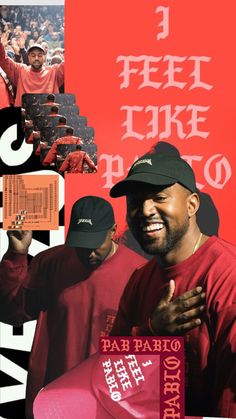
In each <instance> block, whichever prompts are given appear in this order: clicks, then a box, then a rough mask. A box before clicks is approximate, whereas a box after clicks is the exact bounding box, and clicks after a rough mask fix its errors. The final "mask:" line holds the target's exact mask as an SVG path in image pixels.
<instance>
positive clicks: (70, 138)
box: [43, 135, 83, 166]
mask: <svg viewBox="0 0 236 419" xmlns="http://www.w3.org/2000/svg"><path fill="white" fill-rule="evenodd" d="M60 144H83V141H82V139H81V138H80V137H75V136H74V135H66V136H64V137H61V138H58V139H57V140H55V141H54V143H53V145H52V147H51V148H50V150H49V152H48V154H47V155H46V157H45V159H44V160H43V165H45V166H48V165H49V164H51V163H53V162H54V161H55V160H56V157H57V147H58V145H60Z"/></svg>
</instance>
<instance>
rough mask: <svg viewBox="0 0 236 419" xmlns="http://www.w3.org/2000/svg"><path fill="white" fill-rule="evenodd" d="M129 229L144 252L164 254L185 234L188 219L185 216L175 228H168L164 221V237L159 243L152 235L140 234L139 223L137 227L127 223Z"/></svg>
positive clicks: (176, 244) (175, 245)
mask: <svg viewBox="0 0 236 419" xmlns="http://www.w3.org/2000/svg"><path fill="white" fill-rule="evenodd" d="M129 227H130V231H131V233H132V234H133V236H134V238H135V239H136V240H137V242H138V243H139V244H140V246H141V247H142V249H143V250H144V252H146V253H148V254H149V255H157V254H159V255H165V254H167V253H169V252H170V251H171V250H172V249H174V248H175V247H177V246H178V243H179V241H180V240H181V239H182V237H183V236H184V235H185V233H186V232H187V230H188V228H189V219H188V218H186V219H185V221H184V222H183V223H182V225H181V226H178V227H175V229H170V227H169V224H167V223H165V232H166V235H165V239H164V240H162V241H161V243H159V240H157V239H156V238H152V237H144V236H143V235H142V234H140V229H141V227H140V223H139V228H138V229H137V227H135V226H134V225H132V223H130V224H129Z"/></svg>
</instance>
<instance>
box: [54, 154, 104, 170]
mask: <svg viewBox="0 0 236 419" xmlns="http://www.w3.org/2000/svg"><path fill="white" fill-rule="evenodd" d="M85 163H87V165H88V166H89V167H90V169H93V170H94V169H96V166H95V164H94V163H93V161H92V160H91V159H90V157H89V156H88V154H87V153H85V151H79V150H78V151H74V152H72V153H69V154H68V155H67V157H66V159H65V160H64V162H63V163H62V165H61V167H60V169H59V173H64V172H65V171H67V172H68V173H83V169H84V164H85Z"/></svg>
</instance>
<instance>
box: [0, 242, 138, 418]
mask: <svg viewBox="0 0 236 419" xmlns="http://www.w3.org/2000/svg"><path fill="white" fill-rule="evenodd" d="M144 262H145V259H143V258H142V257H140V256H139V255H137V254H136V253H134V252H133V251H131V250H129V249H128V248H127V247H125V246H122V245H119V247H118V250H117V252H116V253H115V254H114V255H113V256H112V257H111V258H109V259H108V260H105V261H104V262H103V263H102V264H101V266H99V267H98V268H97V269H96V270H94V271H92V272H91V271H88V270H87V269H86V268H85V267H84V266H83V265H82V264H81V262H80V260H79V258H78V256H77V254H76V250H75V249H74V248H69V247H67V246H65V245H63V246H56V247H53V248H51V249H49V250H46V251H45V252H42V253H40V254H38V255H37V256H35V257H34V258H33V260H32V262H31V263H30V268H29V272H28V274H27V257H26V255H19V254H14V253H9V252H8V253H6V255H5V256H4V258H3V260H2V262H1V264H0V306H1V318H0V320H1V321H3V322H5V323H9V324H12V325H21V324H23V323H24V322H25V321H29V320H33V319H38V322H37V327H36V332H35V337H34V343H33V347H32V351H31V355H30V361H29V374H28V383H27V396H26V398H27V400H26V410H27V417H31V416H30V415H31V413H32V403H33V400H34V398H35V396H36V394H37V392H38V391H39V390H40V389H41V388H42V387H43V386H44V385H45V384H47V383H49V382H51V381H52V380H54V379H55V378H57V377H59V376H60V375H61V374H63V373H64V372H66V371H68V370H69V369H70V368H72V367H74V366H75V365H77V364H79V363H80V362H81V361H83V360H84V359H86V358H87V357H89V356H90V355H91V354H93V353H94V352H96V351H97V350H98V338H99V336H100V335H108V334H109V332H110V330H111V328H112V324H113V321H114V317H115V315H116V311H117V308H118V304H119V299H120V296H121V294H122V291H123V289H124V286H125V285H126V283H127V281H128V279H129V277H130V275H131V274H132V273H133V271H134V270H135V269H136V268H137V267H138V266H140V265H141V264H143V263H144Z"/></svg>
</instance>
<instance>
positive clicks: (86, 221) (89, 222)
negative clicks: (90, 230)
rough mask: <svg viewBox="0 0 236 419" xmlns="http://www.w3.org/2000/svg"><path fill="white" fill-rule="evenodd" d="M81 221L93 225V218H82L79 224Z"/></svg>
mask: <svg viewBox="0 0 236 419" xmlns="http://www.w3.org/2000/svg"><path fill="white" fill-rule="evenodd" d="M80 223H88V224H90V225H91V226H92V225H93V223H92V220H91V218H80V219H79V221H78V223H77V224H80Z"/></svg>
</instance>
